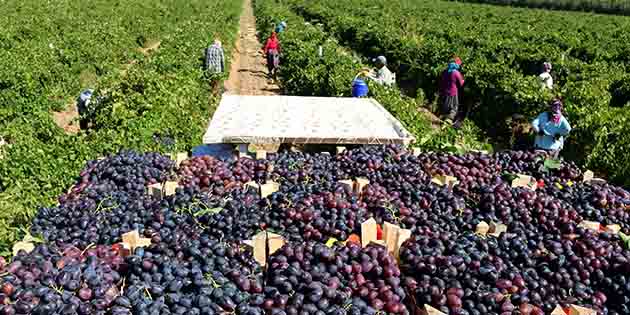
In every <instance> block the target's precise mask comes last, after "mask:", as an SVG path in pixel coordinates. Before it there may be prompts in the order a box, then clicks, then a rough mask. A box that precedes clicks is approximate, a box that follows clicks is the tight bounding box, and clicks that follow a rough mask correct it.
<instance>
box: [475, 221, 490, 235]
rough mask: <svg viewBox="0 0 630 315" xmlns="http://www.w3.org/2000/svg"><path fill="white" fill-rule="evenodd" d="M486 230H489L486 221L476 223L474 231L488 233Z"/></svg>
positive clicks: (482, 233)
mask: <svg viewBox="0 0 630 315" xmlns="http://www.w3.org/2000/svg"><path fill="white" fill-rule="evenodd" d="M488 231H490V225H488V223H486V222H484V221H481V222H479V224H477V227H476V228H475V232H476V233H477V234H481V235H486V234H488Z"/></svg>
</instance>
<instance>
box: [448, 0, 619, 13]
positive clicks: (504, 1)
mask: <svg viewBox="0 0 630 315" xmlns="http://www.w3.org/2000/svg"><path fill="white" fill-rule="evenodd" d="M451 1H462V2H473V3H488V4H497V5H509V6H515V7H516V6H518V7H528V8H540V9H551V10H571V11H587V12H591V11H592V12H597V13H607V14H619V15H630V1H628V0H451Z"/></svg>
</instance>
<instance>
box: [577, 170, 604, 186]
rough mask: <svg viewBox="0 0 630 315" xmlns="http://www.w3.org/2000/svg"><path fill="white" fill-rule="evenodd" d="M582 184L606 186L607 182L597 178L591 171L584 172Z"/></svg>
mask: <svg viewBox="0 0 630 315" xmlns="http://www.w3.org/2000/svg"><path fill="white" fill-rule="evenodd" d="M582 182H588V183H594V184H605V183H606V180H604V179H601V178H597V177H595V173H593V172H592V171H590V170H587V171H586V172H584V176H583V179H582Z"/></svg>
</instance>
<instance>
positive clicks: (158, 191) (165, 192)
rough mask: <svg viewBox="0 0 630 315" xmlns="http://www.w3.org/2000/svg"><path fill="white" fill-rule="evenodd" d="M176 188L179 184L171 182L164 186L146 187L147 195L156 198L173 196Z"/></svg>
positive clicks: (152, 185) (157, 184)
mask: <svg viewBox="0 0 630 315" xmlns="http://www.w3.org/2000/svg"><path fill="white" fill-rule="evenodd" d="M177 187H179V184H178V183H177V182H173V181H168V182H166V183H164V184H160V183H156V184H151V185H149V186H148V188H149V194H150V195H152V196H154V197H156V198H162V197H164V196H171V195H174V194H175V191H176V190H177Z"/></svg>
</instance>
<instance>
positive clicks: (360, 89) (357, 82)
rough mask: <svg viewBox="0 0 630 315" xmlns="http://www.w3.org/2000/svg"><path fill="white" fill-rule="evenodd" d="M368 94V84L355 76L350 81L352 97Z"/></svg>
mask: <svg viewBox="0 0 630 315" xmlns="http://www.w3.org/2000/svg"><path fill="white" fill-rule="evenodd" d="M367 94H368V86H367V83H365V81H363V80H361V79H359V78H357V77H355V78H354V80H353V81H352V97H365V96H367Z"/></svg>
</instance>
